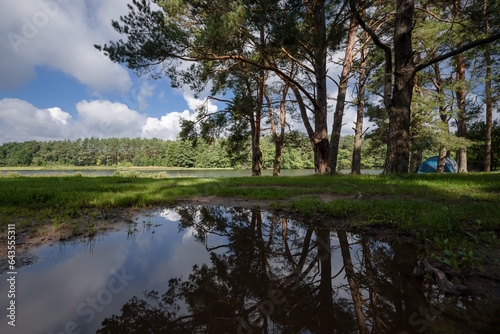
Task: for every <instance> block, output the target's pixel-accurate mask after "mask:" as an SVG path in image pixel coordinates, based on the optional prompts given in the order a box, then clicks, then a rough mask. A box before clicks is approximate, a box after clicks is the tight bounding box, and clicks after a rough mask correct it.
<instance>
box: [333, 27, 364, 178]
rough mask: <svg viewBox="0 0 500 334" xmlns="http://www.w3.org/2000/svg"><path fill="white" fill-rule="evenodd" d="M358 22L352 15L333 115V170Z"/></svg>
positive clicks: (337, 151)
mask: <svg viewBox="0 0 500 334" xmlns="http://www.w3.org/2000/svg"><path fill="white" fill-rule="evenodd" d="M357 31H358V24H356V20H355V19H354V17H351V20H350V28H349V35H348V37H347V47H346V51H345V56H344V64H343V67H342V74H341V75H340V82H339V88H338V89H339V90H338V92H337V105H336V106H335V114H334V115H333V127H332V136H331V138H330V159H331V169H332V172H335V171H336V170H337V157H338V154H339V142H340V132H341V130H342V118H343V117H344V107H345V96H346V93H347V83H348V81H349V74H350V72H351V68H352V63H353V50H354V45H355V44H356V33H357Z"/></svg>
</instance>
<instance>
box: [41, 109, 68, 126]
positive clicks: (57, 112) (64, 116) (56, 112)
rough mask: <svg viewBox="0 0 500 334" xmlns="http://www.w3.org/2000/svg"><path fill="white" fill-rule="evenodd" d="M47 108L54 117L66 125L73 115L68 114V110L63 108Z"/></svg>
mask: <svg viewBox="0 0 500 334" xmlns="http://www.w3.org/2000/svg"><path fill="white" fill-rule="evenodd" d="M47 110H48V112H49V113H50V116H51V117H52V119H54V120H57V121H59V122H61V123H62V124H64V125H67V124H68V120H70V119H71V115H70V114H68V113H67V112H64V111H62V110H61V108H58V107H55V108H48V109H47Z"/></svg>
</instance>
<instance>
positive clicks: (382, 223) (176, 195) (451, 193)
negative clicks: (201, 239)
mask: <svg viewBox="0 0 500 334" xmlns="http://www.w3.org/2000/svg"><path fill="white" fill-rule="evenodd" d="M118 175H121V176H113V177H91V176H81V175H79V176H52V177H49V176H36V177H35V176H19V175H16V174H12V175H7V176H6V175H3V176H2V177H0V224H1V226H2V228H3V229H5V227H6V225H7V224H9V223H12V222H15V223H17V224H19V225H20V226H26V227H28V228H30V229H33V230H36V229H41V228H43V227H44V226H46V225H47V224H52V225H54V226H55V227H57V228H61V227H64V226H65V225H66V227H68V226H69V227H73V228H74V230H75V231H76V230H80V231H81V230H82V229H83V230H85V229H86V230H88V231H89V234H90V233H93V232H94V231H95V228H96V224H98V222H99V221H100V220H103V219H106V218H109V216H112V213H113V212H115V211H116V210H121V209H128V208H146V207H154V206H160V205H169V206H171V205H175V204H176V203H178V202H179V200H181V199H188V198H190V197H203V196H220V197H226V198H243V199H248V200H250V203H251V200H252V199H255V200H267V201H269V202H270V203H271V207H275V208H281V209H284V210H287V211H289V212H294V213H300V214H303V215H304V216H305V217H306V218H312V219H316V220H317V221H322V222H323V223H325V222H326V223H328V222H330V223H331V222H333V223H331V224H332V225H335V222H338V221H341V222H342V223H343V224H348V225H350V226H351V227H353V228H358V229H366V228H371V227H373V226H377V227H382V228H387V229H390V230H395V231H399V232H404V233H406V234H409V235H411V236H413V237H415V238H417V239H418V240H419V241H420V242H422V243H424V244H426V245H427V247H428V248H429V249H430V250H432V251H434V250H435V251H437V252H439V253H438V254H439V255H436V257H439V258H440V259H442V260H443V261H448V262H450V263H452V264H453V263H454V262H453V261H455V262H456V263H457V264H462V263H465V262H467V261H469V262H474V261H471V258H472V257H473V256H476V255H477V256H479V255H480V254H478V252H479V251H478V250H476V251H473V253H471V250H474V249H477V248H478V247H477V246H478V245H481V246H487V247H489V246H491V247H498V241H497V238H496V237H497V235H498V232H499V230H500V174H499V173H488V174H486V173H476V174H473V173H471V174H453V175H452V174H444V175H443V174H441V175H438V174H425V175H405V176H401V175H377V176H351V175H336V176H333V177H332V176H320V175H312V176H302V177H279V178H274V177H259V178H256V177H238V178H159V177H160V176H161V175H160V174H158V175H153V176H148V177H146V175H145V174H142V173H140V172H123V173H121V174H118ZM360 193H361V195H362V196H361V198H359V199H357V197H359V194H360ZM320 194H325V195H328V194H330V195H332V198H335V199H334V200H331V201H329V202H323V201H322V200H320V199H319V195H320ZM70 222H71V223H70ZM78 225H81V226H82V228H81V229H77V228H76V227H75V226H77V227H78ZM483 248H484V247H483ZM450 254H451V255H450ZM453 257H455V258H453Z"/></svg>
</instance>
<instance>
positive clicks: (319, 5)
mask: <svg viewBox="0 0 500 334" xmlns="http://www.w3.org/2000/svg"><path fill="white" fill-rule="evenodd" d="M313 3H314V4H313V5H312V8H313V11H314V22H315V23H314V29H315V30H316V31H315V35H316V36H318V38H317V41H316V43H315V44H316V45H314V47H313V54H314V74H315V78H316V106H315V108H314V129H315V131H314V132H315V138H314V148H313V149H314V165H315V170H316V173H319V174H326V173H330V172H331V165H330V143H329V142H328V123H327V105H328V99H327V84H326V51H327V48H328V46H327V43H326V16H325V2H324V1H323V0H317V1H315V2H313Z"/></svg>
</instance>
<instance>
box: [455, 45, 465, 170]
mask: <svg viewBox="0 0 500 334" xmlns="http://www.w3.org/2000/svg"><path fill="white" fill-rule="evenodd" d="M458 47H460V45H459V46H458ZM456 61H457V63H456V71H457V73H456V83H457V84H458V86H457V89H456V90H455V96H456V99H457V105H458V119H457V136H458V137H462V138H465V137H466V136H467V115H466V106H465V89H464V87H463V83H464V81H465V61H464V57H463V55H462V54H459V55H458V56H457V57H456ZM457 160H458V172H459V173H467V148H466V147H462V148H460V149H459V150H458V153H457Z"/></svg>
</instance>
